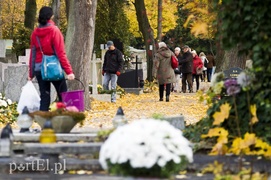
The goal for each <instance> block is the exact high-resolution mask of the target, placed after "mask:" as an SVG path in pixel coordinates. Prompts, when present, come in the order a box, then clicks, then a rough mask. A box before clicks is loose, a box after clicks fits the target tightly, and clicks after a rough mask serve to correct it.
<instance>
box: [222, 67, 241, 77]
mask: <svg viewBox="0 0 271 180" xmlns="http://www.w3.org/2000/svg"><path fill="white" fill-rule="evenodd" d="M241 72H242V69H241V68H239V67H233V68H230V69H228V70H225V71H224V76H225V79H229V78H237V76H238V75H239V74H240V73H241Z"/></svg>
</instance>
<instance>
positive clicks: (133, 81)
mask: <svg viewBox="0 0 271 180" xmlns="http://www.w3.org/2000/svg"><path fill="white" fill-rule="evenodd" d="M142 79H143V70H142V69H138V70H137V72H136V70H133V69H129V70H126V71H125V73H122V74H121V75H120V76H119V77H118V85H119V86H120V87H122V88H139V87H140V80H142Z"/></svg>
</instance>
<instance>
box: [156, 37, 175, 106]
mask: <svg viewBox="0 0 271 180" xmlns="http://www.w3.org/2000/svg"><path fill="white" fill-rule="evenodd" d="M158 46H159V48H158V50H157V53H156V54H155V57H154V60H153V70H152V75H153V77H154V78H156V79H157V81H158V84H159V97H160V99H159V101H163V98H164V86H166V102H169V96H170V89H171V84H172V83H174V82H175V81H176V80H175V74H174V69H173V68H172V67H171V56H174V53H173V52H172V51H171V50H170V49H169V48H168V47H167V45H166V43H164V42H159V43H158Z"/></svg>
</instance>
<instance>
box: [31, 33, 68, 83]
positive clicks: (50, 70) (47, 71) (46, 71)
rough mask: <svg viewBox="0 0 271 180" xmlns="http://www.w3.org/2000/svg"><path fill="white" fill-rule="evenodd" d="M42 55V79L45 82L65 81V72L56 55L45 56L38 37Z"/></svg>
mask: <svg viewBox="0 0 271 180" xmlns="http://www.w3.org/2000/svg"><path fill="white" fill-rule="evenodd" d="M36 38H37V41H38V44H39V46H40V51H41V53H42V62H41V77H42V80H44V81H59V80H61V79H64V71H63V69H62V67H61V65H60V62H59V60H58V58H57V56H56V55H45V54H44V53H43V51H42V47H41V43H40V40H39V38H38V37H37V36H36Z"/></svg>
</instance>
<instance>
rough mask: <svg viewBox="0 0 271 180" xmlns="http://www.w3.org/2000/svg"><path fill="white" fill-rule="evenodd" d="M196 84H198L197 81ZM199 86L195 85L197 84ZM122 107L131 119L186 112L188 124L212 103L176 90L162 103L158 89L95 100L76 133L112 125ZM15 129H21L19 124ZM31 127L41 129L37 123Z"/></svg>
mask: <svg viewBox="0 0 271 180" xmlns="http://www.w3.org/2000/svg"><path fill="white" fill-rule="evenodd" d="M194 86H195V83H194ZM209 86H210V83H208V82H201V83H200V89H201V90H203V91H207V89H208V88H209ZM194 89H195V87H194ZM120 106H121V107H122V109H123V111H124V114H125V117H126V118H127V120H128V122H131V121H135V120H137V119H141V118H151V117H153V116H154V115H156V116H157V115H160V116H161V115H162V116H178V115H183V116H184V120H185V123H186V125H189V124H193V123H196V122H197V121H199V120H200V119H201V118H202V117H204V116H205V115H206V111H207V108H208V106H207V105H206V104H204V103H203V102H200V101H199V94H198V93H176V92H172V93H171V95H170V102H165V101H163V102H160V101H159V93H158V91H155V92H152V93H143V94H140V95H135V94H126V95H125V96H124V97H123V98H120V99H117V102H116V103H111V102H103V101H98V100H95V99H92V100H91V110H89V111H87V112H86V113H87V117H86V119H85V121H84V124H83V125H82V126H81V125H80V124H78V125H77V126H76V127H74V128H73V130H72V132H90V131H98V130H101V129H109V128H111V127H112V119H113V118H114V116H115V115H116V112H117V109H118V107H120ZM13 128H14V129H19V128H18V126H17V125H16V124H14V125H13ZM31 128H37V129H40V126H39V125H38V124H37V123H34V124H33V125H32V127H31Z"/></svg>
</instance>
